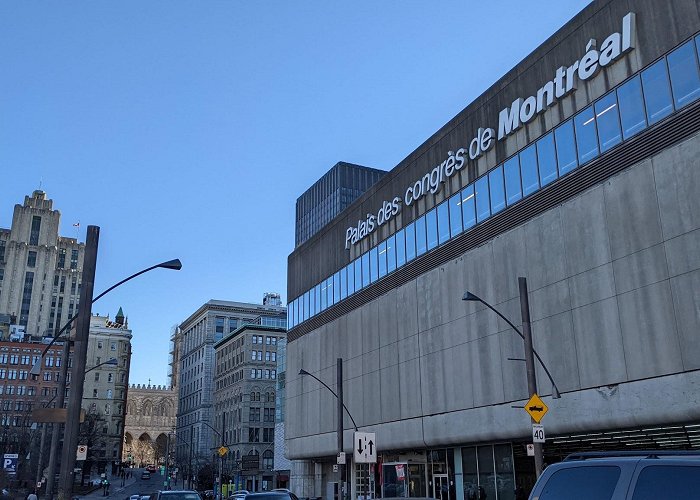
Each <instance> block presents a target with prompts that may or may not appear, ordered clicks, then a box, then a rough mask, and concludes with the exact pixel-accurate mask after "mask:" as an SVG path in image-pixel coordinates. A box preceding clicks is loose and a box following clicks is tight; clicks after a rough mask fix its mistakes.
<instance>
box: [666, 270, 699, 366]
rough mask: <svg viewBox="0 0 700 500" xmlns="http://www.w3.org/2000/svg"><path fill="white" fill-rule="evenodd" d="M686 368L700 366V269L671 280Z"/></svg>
mask: <svg viewBox="0 0 700 500" xmlns="http://www.w3.org/2000/svg"><path fill="white" fill-rule="evenodd" d="M671 291H672V293H673V303H674V306H675V312H676V319H677V321H678V336H679V337H680V343H681V355H682V357H683V368H684V369H685V370H697V369H698V368H700V270H695V271H693V272H690V273H688V274H684V275H682V276H678V277H676V278H673V279H672V280H671Z"/></svg>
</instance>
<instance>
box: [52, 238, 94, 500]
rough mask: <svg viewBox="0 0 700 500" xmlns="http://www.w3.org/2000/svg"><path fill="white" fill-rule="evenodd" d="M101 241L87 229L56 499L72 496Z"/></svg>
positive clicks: (67, 499)
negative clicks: (96, 267) (96, 269)
mask: <svg viewBox="0 0 700 500" xmlns="http://www.w3.org/2000/svg"><path fill="white" fill-rule="evenodd" d="M99 240H100V228H99V227H98V226H88V228H87V237H86V238H85V257H84V259H83V277H82V286H81V290H80V310H79V311H78V320H77V325H76V329H75V348H74V349H73V370H72V372H71V374H72V375H71V391H70V397H69V401H68V415H67V419H66V429H65V433H64V439H63V452H62V455H61V482H60V484H59V499H61V500H69V499H70V498H72V496H73V468H74V467H75V458H76V457H75V453H76V449H77V446H78V434H79V432H80V410H81V407H82V400H83V384H84V382H85V363H86V358H87V347H88V336H89V334H90V317H91V316H92V292H93V288H94V285H95V265H96V264H97V246H98V243H99Z"/></svg>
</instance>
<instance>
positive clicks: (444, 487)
mask: <svg viewBox="0 0 700 500" xmlns="http://www.w3.org/2000/svg"><path fill="white" fill-rule="evenodd" d="M433 498H437V499H439V500H453V499H452V498H450V482H449V478H448V477H447V474H434V475H433Z"/></svg>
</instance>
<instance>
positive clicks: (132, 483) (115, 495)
mask: <svg viewBox="0 0 700 500" xmlns="http://www.w3.org/2000/svg"><path fill="white" fill-rule="evenodd" d="M143 470H144V469H132V473H133V476H132V477H130V478H129V479H126V480H125V481H124V486H122V485H121V484H122V480H121V479H120V478H114V479H113V480H112V482H111V484H110V487H109V495H108V496H107V497H104V496H103V492H102V488H98V489H96V490H95V491H93V492H92V493H90V494H89V495H84V496H82V497H80V498H89V499H94V498H111V499H119V500H124V499H128V498H129V497H130V496H131V495H150V494H151V493H155V492H156V491H158V490H159V489H162V488H163V481H164V476H163V475H161V474H160V473H158V472H153V473H151V479H143V480H142V479H141V472H143Z"/></svg>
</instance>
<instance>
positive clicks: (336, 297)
mask: <svg viewBox="0 0 700 500" xmlns="http://www.w3.org/2000/svg"><path fill="white" fill-rule="evenodd" d="M340 285H341V283H340V271H338V272H337V273H335V275H334V276H333V303H334V304H337V303H338V302H340V295H341V294H340Z"/></svg>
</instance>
